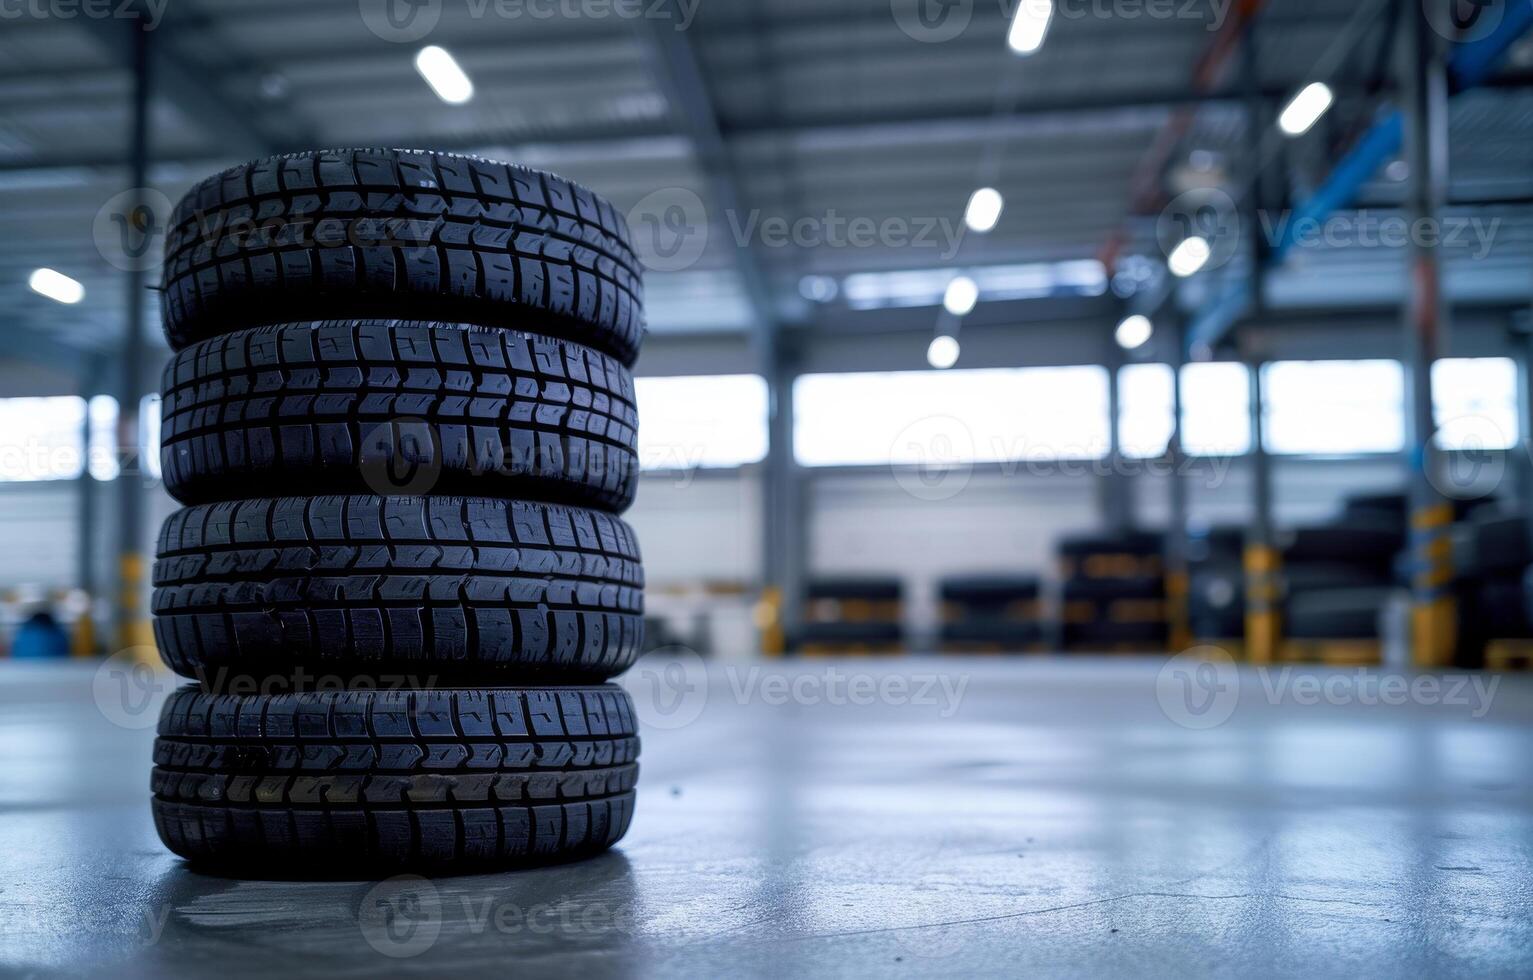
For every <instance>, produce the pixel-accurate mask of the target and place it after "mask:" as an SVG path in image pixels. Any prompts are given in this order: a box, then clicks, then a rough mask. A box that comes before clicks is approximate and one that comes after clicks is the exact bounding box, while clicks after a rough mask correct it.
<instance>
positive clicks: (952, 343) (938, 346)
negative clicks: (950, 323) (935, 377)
mask: <svg viewBox="0 0 1533 980" xmlns="http://www.w3.org/2000/svg"><path fill="white" fill-rule="evenodd" d="M926 363H927V364H930V365H931V366H932V367H934V368H936V369H937V370H938V371H946V370H947V369H948V368H950V367H952V366H953V365H954V364H957V363H958V338H957V337H950V336H948V335H947V334H945V333H944V334H938V335H937V336H935V337H933V338H932V342H931V343H930V344H928V345H927V347H926Z"/></svg>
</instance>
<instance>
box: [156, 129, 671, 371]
mask: <svg viewBox="0 0 1533 980" xmlns="http://www.w3.org/2000/svg"><path fill="white" fill-rule="evenodd" d="M163 287H164V294H163V295H164V303H165V331H166V335H167V336H168V337H169V339H170V344H171V347H172V348H174V349H176V350H180V349H181V348H183V347H186V346H187V345H189V344H192V343H195V342H197V341H199V340H204V339H206V338H207V337H209V336H211V335H213V334H216V333H223V332H226V331H229V330H237V329H241V328H244V327H256V326H265V325H267V324H272V323H287V322H292V321H294V320H305V319H308V320H313V319H328V318H332V317H363V316H390V317H417V318H421V319H447V320H456V321H461V322H464V323H478V324H481V325H484V326H492V327H505V326H509V327H516V328H518V329H522V330H531V331H534V332H537V333H546V334H553V335H556V336H561V337H566V338H568V339H570V340H576V341H579V342H581V343H585V344H588V345H590V346H592V347H595V348H597V349H598V350H602V351H606V352H607V353H609V354H611V355H613V356H614V357H616V358H618V359H619V360H620V361H622V362H623V363H624V364H627V365H630V366H631V365H632V364H633V362H634V359H635V358H636V357H637V356H638V351H639V342H640V340H641V338H642V336H643V333H644V301H643V296H642V285H641V282H640V270H639V264H638V260H637V259H636V258H635V257H634V252H633V246H632V244H631V243H630V241H629V236H628V226H627V222H626V221H625V220H624V218H623V216H622V215H621V214H619V213H618V211H617V210H616V209H614V208H613V207H612V205H611V204H609V203H608V202H606V201H604V200H602V199H601V198H600V197H597V196H596V195H595V194H593V193H591V192H590V191H588V190H586V189H585V188H583V187H580V186H579V185H577V184H573V183H571V182H569V181H567V180H564V179H563V178H561V177H556V176H554V175H552V174H546V173H543V172H541V171H537V170H531V169H528V168H525V167H518V166H514V165H511V164H505V163H497V162H495V161H492V160H483V159H480V158H477V157H468V156H460V155H457V154H451V153H434V152H429V151H424V150H392V149H337V150H314V151H309V152H304V153H290V154H286V155H283V156H275V157H267V158H266V159H264V160H257V161H254V162H252V163H247V164H243V165H241V166H238V167H233V168H231V169H229V170H225V171H224V172H223V173H221V174H217V175H216V176H213V177H210V178H208V179H207V180H204V181H203V182H202V183H200V184H198V185H197V186H196V187H194V188H193V189H192V190H191V191H190V192H189V193H188V194H187V195H186V196H185V197H184V198H182V199H181V202H180V203H179V204H178V205H177V206H176V208H175V211H174V212H173V213H172V215H171V219H170V225H169V228H168V230H167V234H166V238H165V269H164V277H163Z"/></svg>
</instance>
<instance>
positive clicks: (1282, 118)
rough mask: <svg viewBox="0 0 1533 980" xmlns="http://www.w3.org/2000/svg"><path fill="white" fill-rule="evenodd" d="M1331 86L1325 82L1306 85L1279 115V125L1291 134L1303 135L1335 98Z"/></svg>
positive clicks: (1323, 113)
mask: <svg viewBox="0 0 1533 980" xmlns="http://www.w3.org/2000/svg"><path fill="white" fill-rule="evenodd" d="M1335 98H1336V97H1335V96H1334V95H1332V94H1331V87H1330V86H1329V85H1327V84H1325V83H1324V82H1312V83H1310V84H1309V85H1306V86H1305V87H1304V88H1303V89H1302V90H1301V91H1300V92H1299V94H1298V95H1296V96H1294V97H1293V100H1292V101H1291V102H1289V103H1288V105H1287V106H1285V107H1284V108H1283V112H1282V114H1281V115H1279V116H1278V126H1279V128H1281V129H1282V130H1283V132H1285V133H1287V134H1288V135H1289V136H1302V135H1304V134H1305V133H1307V132H1309V128H1310V127H1311V126H1313V125H1315V123H1316V122H1318V121H1319V120H1320V117H1321V116H1323V115H1325V110H1327V109H1329V108H1330V107H1331V103H1332V102H1333V101H1334V100H1335Z"/></svg>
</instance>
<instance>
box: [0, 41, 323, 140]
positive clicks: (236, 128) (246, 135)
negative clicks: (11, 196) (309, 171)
mask: <svg viewBox="0 0 1533 980" xmlns="http://www.w3.org/2000/svg"><path fill="white" fill-rule="evenodd" d="M165 21H166V23H164V24H161V25H160V27H159V29H158V32H159V33H160V34H161V35H162V37H161V38H159V39H158V40H159V43H157V44H155V45H154V46H153V48H152V49H151V53H150V58H151V66H150V77H152V78H153V79H154V80H155V91H154V95H155V96H156V97H157V98H160V99H164V100H165V101H167V102H169V103H171V104H172V105H174V106H175V107H176V109H177V110H178V111H179V112H181V113H182V114H183V115H184V116H186V117H187V119H188V120H189V121H190V122H191V123H192V124H193V125H195V126H196V127H197V129H198V130H199V132H201V133H202V134H203V135H205V136H206V137H207V140H208V143H209V144H210V145H212V146H216V147H218V148H219V151H220V153H221V154H227V155H230V156H234V157H258V156H264V155H267V154H271V153H279V152H282V151H284V150H288V149H292V148H293V147H294V146H295V145H296V146H301V145H304V143H305V141H306V140H307V139H308V136H307V134H306V133H304V132H302V131H301V130H300V129H298V128H297V127H294V128H293V129H292V130H290V131H289V132H288V133H286V134H283V137H278V136H276V135H274V134H270V133H267V132H264V131H263V130H262V129H261V128H260V126H259V125H258V124H257V123H256V122H255V120H256V118H257V116H258V113H259V108H258V107H257V106H256V105H254V104H253V103H248V102H245V101H243V100H239V99H233V98H230V97H228V96H227V95H225V94H222V93H221V85H220V78H219V77H218V76H210V75H209V74H208V73H207V72H206V71H204V70H202V69H200V68H196V67H194V66H192V65H190V64H188V63H186V62H184V61H183V60H182V59H181V58H180V57H178V56H177V55H176V53H175V51H174V49H173V46H172V45H171V44H168V43H166V42H168V41H172V40H173V38H174V33H175V18H174V17H173V15H171V14H170V13H169V12H168V11H167V12H166V15H165ZM75 23H77V24H79V25H80V26H81V27H82V28H84V29H85V30H86V31H88V32H89V33H90V34H91V35H92V36H93V37H94V38H95V39H96V40H97V42H98V43H100V44H101V46H102V47H103V48H105V49H106V50H107V51H108V52H109V53H110V55H111V57H112V60H113V61H114V62H115V63H116V64H117V65H119V66H121V67H122V68H125V69H129V70H131V68H132V66H133V44H132V42H133V31H134V30H136V29H137V24H138V21H137V20H136V19H128V20H124V19H120V18H97V17H81V18H79V19H77V20H76V21H75ZM241 67H245V68H248V66H243V65H242V66H241ZM284 137H285V138H284ZM126 164H127V154H126V152H123V153H122V154H120V155H119V156H117V157H116V158H114V160H113V162H112V164H111V165H112V166H125V165H126ZM6 169H30V168H26V167H7V168H6Z"/></svg>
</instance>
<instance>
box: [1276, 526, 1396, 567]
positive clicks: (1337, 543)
mask: <svg viewBox="0 0 1533 980" xmlns="http://www.w3.org/2000/svg"><path fill="white" fill-rule="evenodd" d="M1281 541H1282V544H1281V548H1280V550H1281V552H1282V556H1283V564H1284V565H1297V564H1311V563H1319V562H1331V563H1335V564H1341V565H1354V566H1367V567H1374V568H1384V569H1388V567H1389V565H1390V562H1392V561H1393V560H1394V557H1395V553H1396V552H1398V551H1399V550H1400V549H1401V548H1403V547H1405V533H1404V531H1403V530H1401V529H1400V528H1397V527H1394V526H1392V525H1388V524H1380V523H1370V522H1366V521H1362V520H1356V521H1352V522H1351V523H1348V524H1328V525H1322V526H1320V527H1301V528H1295V529H1293V530H1291V531H1288V532H1286V533H1285V534H1283V535H1282V536H1281Z"/></svg>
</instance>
